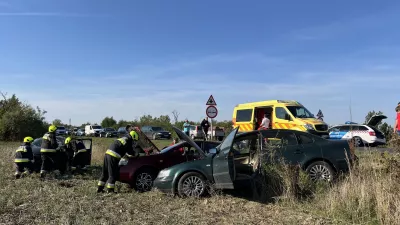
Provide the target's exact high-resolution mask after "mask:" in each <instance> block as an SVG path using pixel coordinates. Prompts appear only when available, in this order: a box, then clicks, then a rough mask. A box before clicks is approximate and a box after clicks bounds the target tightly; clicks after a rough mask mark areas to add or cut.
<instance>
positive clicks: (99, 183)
mask: <svg viewBox="0 0 400 225" xmlns="http://www.w3.org/2000/svg"><path fill="white" fill-rule="evenodd" d="M105 184H106V182H103V181H99V182H98V183H97V186H100V187H103V186H104V185H105Z"/></svg>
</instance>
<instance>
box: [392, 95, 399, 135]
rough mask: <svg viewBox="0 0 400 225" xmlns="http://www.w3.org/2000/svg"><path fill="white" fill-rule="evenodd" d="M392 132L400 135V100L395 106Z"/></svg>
mask: <svg viewBox="0 0 400 225" xmlns="http://www.w3.org/2000/svg"><path fill="white" fill-rule="evenodd" d="M393 133H395V134H396V133H397V135H399V136H400V102H399V103H398V104H397V107H396V121H395V123H394V128H393Z"/></svg>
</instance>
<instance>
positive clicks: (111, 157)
mask: <svg viewBox="0 0 400 225" xmlns="http://www.w3.org/2000/svg"><path fill="white" fill-rule="evenodd" d="M135 147H136V141H134V140H133V139H132V137H131V135H129V134H127V135H125V136H124V137H122V138H119V139H117V140H115V141H114V142H113V143H112V144H111V145H110V148H109V149H108V150H107V151H106V154H105V156H104V164H103V172H102V175H101V178H100V180H99V183H98V190H97V192H102V191H103V190H104V186H105V185H106V182H107V190H108V191H109V192H114V188H115V182H116V181H117V180H118V177H119V165H118V164H119V161H120V159H121V158H122V157H123V156H125V155H127V156H128V157H130V158H131V157H134V156H135V155H136V153H135Z"/></svg>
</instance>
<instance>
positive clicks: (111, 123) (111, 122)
mask: <svg viewBox="0 0 400 225" xmlns="http://www.w3.org/2000/svg"><path fill="white" fill-rule="evenodd" d="M116 125H117V121H116V120H115V119H114V118H113V117H106V118H104V119H103V121H101V126H102V127H115V126H116Z"/></svg>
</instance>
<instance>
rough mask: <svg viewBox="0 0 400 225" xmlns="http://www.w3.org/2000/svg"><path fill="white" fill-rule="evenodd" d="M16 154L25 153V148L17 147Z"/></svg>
mask: <svg viewBox="0 0 400 225" xmlns="http://www.w3.org/2000/svg"><path fill="white" fill-rule="evenodd" d="M16 152H27V150H26V147H25V146H23V147H19V148H18V149H17V151H16Z"/></svg>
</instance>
